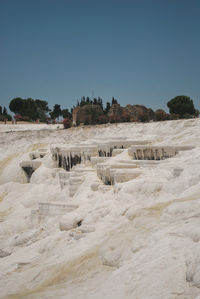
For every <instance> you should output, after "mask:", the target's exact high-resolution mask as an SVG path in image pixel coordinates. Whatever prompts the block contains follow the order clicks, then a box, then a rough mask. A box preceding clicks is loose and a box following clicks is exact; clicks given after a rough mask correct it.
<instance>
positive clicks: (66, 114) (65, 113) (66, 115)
mask: <svg viewBox="0 0 200 299" xmlns="http://www.w3.org/2000/svg"><path fill="white" fill-rule="evenodd" d="M61 115H62V117H63V118H71V117H72V114H71V113H70V112H69V110H68V109H63V110H62V112H61Z"/></svg>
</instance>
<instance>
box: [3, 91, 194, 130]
mask: <svg viewBox="0 0 200 299" xmlns="http://www.w3.org/2000/svg"><path fill="white" fill-rule="evenodd" d="M167 106H168V108H169V114H168V113H166V112H165V111H164V110H162V109H158V110H156V111H155V112H154V111H153V110H152V109H151V108H146V107H145V106H142V105H127V106H126V107H122V106H120V104H119V103H118V101H117V100H116V99H115V98H114V97H113V98H112V100H111V102H107V103H106V105H105V107H104V105H103V100H102V98H100V97H97V98H93V99H91V98H89V97H82V98H81V100H80V101H79V100H77V105H76V106H74V107H73V108H72V109H71V111H70V110H68V109H67V108H65V109H62V108H61V106H60V105H59V104H55V105H54V107H53V109H52V110H51V109H49V106H48V102H47V101H45V100H40V99H36V100H34V99H32V98H27V99H22V98H20V97H17V98H14V99H12V100H11V101H10V104H9V108H10V110H11V111H12V112H13V113H14V114H15V116H14V118H15V120H27V121H36V120H39V121H42V122H49V121H51V122H52V121H55V120H56V119H57V121H59V118H60V117H63V119H64V122H63V123H64V126H65V127H70V126H71V125H72V123H73V124H74V125H79V124H85V125H88V124H89V125H94V124H104V123H107V122H110V123H118V122H130V121H131V122H133V121H137V122H148V121H164V120H172V119H179V118H192V117H198V116H199V111H198V110H197V109H195V107H194V104H193V100H192V99H190V97H188V96H184V95H181V96H176V97H175V98H173V99H171V100H170V101H168V102H167ZM5 119H7V120H11V116H10V115H9V114H8V112H7V110H6V108H5V107H4V108H2V107H1V106H0V120H5Z"/></svg>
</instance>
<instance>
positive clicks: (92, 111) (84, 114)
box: [72, 104, 104, 125]
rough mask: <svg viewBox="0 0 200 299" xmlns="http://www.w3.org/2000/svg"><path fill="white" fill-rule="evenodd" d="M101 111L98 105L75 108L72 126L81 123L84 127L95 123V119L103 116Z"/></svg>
mask: <svg viewBox="0 0 200 299" xmlns="http://www.w3.org/2000/svg"><path fill="white" fill-rule="evenodd" d="M103 115H104V113H103V110H102V108H101V107H100V105H94V104H87V105H85V106H83V107H80V106H77V107H75V108H74V109H73V114H72V116H73V125H79V124H81V123H83V124H85V125H90V124H95V123H97V119H98V117H100V116H103Z"/></svg>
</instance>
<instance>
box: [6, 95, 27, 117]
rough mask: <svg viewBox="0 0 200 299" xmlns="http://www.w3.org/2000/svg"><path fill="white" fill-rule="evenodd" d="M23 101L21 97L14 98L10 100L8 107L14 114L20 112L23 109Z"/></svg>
mask: <svg viewBox="0 0 200 299" xmlns="http://www.w3.org/2000/svg"><path fill="white" fill-rule="evenodd" d="M23 103H24V100H23V99H22V98H19V97H18V98H14V99H12V100H11V102H10V105H9V109H10V111H12V112H14V113H15V114H17V113H18V114H21V113H22V110H23Z"/></svg>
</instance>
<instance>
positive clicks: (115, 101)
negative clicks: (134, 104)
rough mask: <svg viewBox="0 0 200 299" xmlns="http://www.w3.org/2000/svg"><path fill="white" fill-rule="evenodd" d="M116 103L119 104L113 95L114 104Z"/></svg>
mask: <svg viewBox="0 0 200 299" xmlns="http://www.w3.org/2000/svg"><path fill="white" fill-rule="evenodd" d="M114 104H118V102H117V100H116V99H115V98H114V97H112V105H114Z"/></svg>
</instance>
